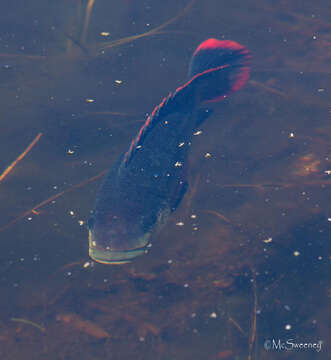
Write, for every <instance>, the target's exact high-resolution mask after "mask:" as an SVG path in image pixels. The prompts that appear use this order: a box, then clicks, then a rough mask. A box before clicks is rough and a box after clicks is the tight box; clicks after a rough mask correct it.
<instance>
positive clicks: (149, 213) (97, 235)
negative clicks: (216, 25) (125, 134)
mask: <svg viewBox="0 0 331 360" xmlns="http://www.w3.org/2000/svg"><path fill="white" fill-rule="evenodd" d="M249 58H250V56H249V53H248V51H247V50H246V48H244V47H243V46H242V45H240V44H237V43H235V42H233V41H220V40H216V39H209V40H206V41H205V42H203V43H202V44H200V46H199V47H198V48H197V49H196V51H195V52H194V54H193V56H192V59H191V62H190V70H189V78H190V80H189V81H188V82H187V83H185V84H184V85H183V86H181V87H179V88H178V89H177V90H176V91H175V92H174V93H170V94H169V95H168V96H167V97H165V98H164V99H163V101H162V102H161V103H160V104H159V105H158V106H156V107H155V109H154V111H153V112H152V113H151V115H149V116H148V118H147V120H146V122H145V123H144V125H143V126H142V128H141V129H140V130H139V132H138V134H137V135H136V137H135V138H134V139H133V140H132V142H131V144H130V146H129V149H128V150H127V151H126V152H125V153H124V154H123V155H122V156H121V157H120V158H119V159H118V160H117V162H116V163H115V164H114V165H113V166H112V168H111V169H110V171H109V173H108V175H107V176H106V178H105V181H104V182H103V184H102V186H101V188H100V189H99V191H98V195H97V199H96V204H95V208H94V211H93V215H92V217H91V219H90V221H89V255H90V256H91V258H92V259H94V260H95V261H97V262H100V263H105V264H118V263H126V262H129V261H131V260H132V259H133V258H135V257H136V256H139V255H142V254H144V253H145V252H147V248H148V246H149V244H150V241H151V237H152V235H153V234H154V233H156V232H157V230H158V229H159V228H160V227H161V226H162V225H164V224H165V223H166V222H167V219H168V217H169V216H170V214H171V213H172V212H173V211H174V210H175V209H176V208H177V206H178V205H179V204H180V202H181V200H182V198H183V196H184V194H185V192H186V190H187V187H188V184H187V158H188V152H189V148H190V140H191V137H192V135H193V133H194V131H195V130H196V128H197V126H199V125H200V124H201V123H202V122H203V121H205V120H206V119H207V118H208V116H209V115H210V113H211V111H210V110H208V108H206V106H207V105H208V103H210V102H219V101H221V100H223V99H224V98H225V97H226V96H228V95H229V94H231V93H232V92H234V91H236V90H239V88H241V87H242V86H243V85H244V83H245V82H246V81H247V79H248V77H249Z"/></svg>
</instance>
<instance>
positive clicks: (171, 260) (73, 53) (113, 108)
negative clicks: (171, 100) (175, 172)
mask: <svg viewBox="0 0 331 360" xmlns="http://www.w3.org/2000/svg"><path fill="white" fill-rule="evenodd" d="M88 3H89V5H90V6H91V5H92V6H91V14H90V21H89V23H88V24H87V23H86V26H85V29H86V31H85V30H84V22H85V21H86V20H85V19H86V9H87V6H88ZM187 4H188V2H187V1H186V2H185V1H167V2H156V1H144V2H142V1H141V2H138V1H133V0H126V1H122V2H115V1H96V2H94V3H93V2H91V1H90V2H87V1H79V0H76V1H74V0H71V1H69V0H66V1H64V0H62V1H57V2H54V3H53V4H51V3H50V2H46V3H45V2H41V1H34V2H32V3H31V2H29V4H27V3H26V2H24V1H19V0H17V1H12V2H9V3H6V5H5V6H4V7H3V11H2V12H1V14H0V19H1V21H0V24H1V25H0V84H1V85H0V92H1V97H0V109H1V118H0V121H1V142H0V150H1V154H2V155H1V157H0V168H1V169H3V170H4V169H5V168H6V167H7V166H8V165H9V164H10V163H11V162H12V161H14V160H15V159H16V158H17V157H18V156H19V154H20V153H22V152H23V151H24V149H25V148H26V147H27V146H28V144H29V143H31V141H32V140H33V139H34V138H35V137H36V136H37V135H38V133H40V132H41V133H42V134H43V135H42V136H41V138H40V140H39V141H38V142H37V143H36V145H35V146H34V147H33V149H32V150H31V151H30V152H29V153H28V154H27V155H26V157H24V158H23V159H22V160H21V162H19V163H18V165H17V166H16V167H14V168H13V170H12V172H10V173H9V174H8V175H7V176H6V178H5V179H4V180H3V181H2V182H1V183H0V186H1V191H0V197H1V202H0V211H1V223H0V228H1V229H0V230H1V245H2V251H1V255H0V291H1V296H0V356H1V359H10V360H12V359H25V360H26V359H34V360H38V359H44V358H45V357H47V358H48V359H78V358H80V359H98V358H105V357H106V358H108V359H137V358H138V359H162V360H163V359H174V360H175V359H201V358H206V359H215V360H216V359H238V360H239V359H240V360H241V359H314V358H317V359H326V358H327V354H328V352H327V347H328V346H329V343H330V340H331V339H330V332H329V331H328V330H329V329H328V322H327V319H328V318H329V317H330V307H328V299H329V296H330V277H329V269H330V267H329V261H330V259H329V253H330V245H329V244H330V241H329V240H330V234H331V229H330V227H331V209H330V196H331V192H330V185H331V178H330V176H331V164H330V156H331V154H330V145H331V139H330V134H331V129H330V116H331V113H330V111H331V102H330V96H329V91H330V64H331V57H330V49H331V26H330V24H329V19H330V16H331V13H330V7H329V2H328V1H314V2H308V1H304V2H287V1H280V2H277V3H276V2H275V3H273V2H268V1H262V0H255V1H246V2H242V1H231V2H223V1H219V0H207V1H203V2H202V1H201V2H200V1H196V2H193V3H192V6H191V7H189V8H188V9H187V10H186V11H184V12H183V9H184V8H185V6H187ZM178 14H181V15H182V16H179V17H178V18H176V19H175V21H174V22H173V23H172V24H170V25H169V26H167V27H165V28H163V29H161V30H160V31H159V33H158V34H154V35H151V36H145V37H143V38H141V39H134V38H131V39H127V40H125V43H123V44H121V43H119V44H117V43H111V41H114V40H117V39H121V38H126V37H128V36H132V35H136V34H141V33H144V32H146V31H150V30H151V29H153V28H155V27H157V26H159V25H161V24H163V23H165V22H166V21H168V20H169V19H171V18H174V17H175V16H176V15H178ZM87 25H88V26H87ZM108 33H109V34H108ZM208 37H217V38H220V39H221V38H225V39H232V40H235V41H238V42H240V43H242V44H244V45H245V46H247V47H248V48H249V49H250V51H251V53H252V55H253V67H252V76H251V80H250V82H249V83H248V85H247V86H246V87H245V88H244V89H243V90H242V91H240V92H239V93H238V94H235V95H233V96H232V97H230V98H229V99H228V100H227V101H226V102H224V103H222V104H220V105H218V106H216V107H215V112H214V114H213V116H212V117H211V118H210V119H209V120H208V121H207V122H206V123H205V124H203V126H202V127H201V131H202V132H201V134H200V135H198V136H195V137H194V142H193V145H192V153H191V156H190V164H191V165H190V184H191V187H190V191H189V193H188V194H187V195H186V197H185V198H184V201H183V203H182V204H181V206H180V208H179V209H178V210H177V211H176V212H175V214H174V215H173V217H172V218H171V221H170V222H169V223H168V225H167V227H166V228H165V229H164V230H163V231H162V232H161V233H160V234H157V236H156V238H155V239H154V241H153V247H152V250H151V252H150V253H149V254H148V255H146V256H144V257H142V258H139V259H137V260H136V261H135V262H133V263H131V264H129V265H124V266H121V267H116V266H114V267H113V266H104V265H100V264H95V265H94V266H91V265H90V266H87V267H86V268H84V264H85V263H86V262H88V261H89V259H88V256H87V248H88V242H87V231H86V227H85V222H86V220H87V219H88V217H89V212H90V210H91V209H92V207H93V202H94V199H95V194H96V190H97V188H98V186H99V184H100V181H101V178H98V179H97V180H95V181H94V180H93V177H94V176H96V175H98V174H99V173H101V172H102V171H103V170H105V169H107V168H109V167H110V164H111V163H112V162H113V161H114V160H115V159H116V158H117V157H118V156H119V155H120V154H121V153H122V151H124V150H125V149H126V147H127V146H128V144H129V142H130V139H131V138H132V137H133V136H134V135H135V133H136V132H137V130H138V129H139V127H140V126H141V124H142V121H143V120H144V118H145V114H146V113H148V112H151V111H152V110H153V108H154V106H155V105H157V104H158V103H159V102H160V100H161V99H162V98H163V97H164V96H165V95H167V94H168V92H169V91H171V90H174V89H176V88H177V87H178V86H180V85H181V84H183V82H184V81H185V80H186V72H187V66H188V61H189V58H190V56H191V53H192V51H193V50H194V48H195V47H196V45H197V44H199V43H200V42H201V41H203V40H205V39H206V38H208ZM207 153H208V154H210V156H209V155H207V156H206V154H207ZM1 171H2V170H1ZM90 178H92V180H91V181H89V182H88V183H83V184H81V182H84V181H85V180H87V179H90ZM77 184H81V185H80V186H78V187H77V186H76V187H75V185H77ZM73 186H74V187H73ZM62 192H64V193H63V194H62ZM57 194H59V196H58V197H56V198H54V199H50V201H49V202H47V204H44V205H42V206H38V204H40V203H42V202H43V201H45V200H47V199H49V198H51V197H52V196H55V195H57ZM31 210H33V211H31ZM22 214H23V215H24V216H21V215H22ZM18 217H21V218H20V219H18V220H17V218H18ZM16 220H17V221H16ZM8 224H9V226H7V225H8ZM320 341H321V342H322V344H321V351H319V347H318V346H319V345H320ZM286 342H288V343H287V344H286ZM292 343H293V344H295V345H291V344H292ZM300 343H303V344H305V343H306V344H308V345H307V346H315V348H314V349H312V348H310V349H307V348H306V349H305V348H302V349H298V348H296V349H294V350H292V351H289V350H286V349H279V346H281V347H282V346H287V348H291V347H292V346H299V344H300ZM314 344H315V345H314ZM269 348H270V349H269Z"/></svg>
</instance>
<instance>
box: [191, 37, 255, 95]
mask: <svg viewBox="0 0 331 360" xmlns="http://www.w3.org/2000/svg"><path fill="white" fill-rule="evenodd" d="M250 58H251V56H250V54H249V52H248V50H247V49H246V48H245V47H244V46H242V45H240V44H238V43H236V42H234V41H230V40H217V39H208V40H206V41H204V42H203V43H201V44H200V45H199V46H198V47H197V49H196V50H195V52H194V53H193V56H192V59H191V62H190V67H189V77H190V79H191V80H190V81H189V82H188V83H187V84H185V85H184V87H185V86H186V85H188V84H189V83H191V82H197V83H198V84H199V85H198V87H199V88H200V90H198V92H200V96H199V97H200V99H199V100H200V102H217V101H221V100H223V99H224V97H226V96H228V95H229V94H231V93H232V92H235V91H237V90H239V89H240V88H241V87H243V86H244V84H245V83H246V81H247V80H248V78H249V72H250ZM198 77H201V79H199V80H198V79H197V78H198Z"/></svg>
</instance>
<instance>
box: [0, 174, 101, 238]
mask: <svg viewBox="0 0 331 360" xmlns="http://www.w3.org/2000/svg"><path fill="white" fill-rule="evenodd" d="M107 171H108V170H104V171H102V172H101V173H99V174H97V175H95V176H93V177H91V178H88V179H86V180H84V181H82V182H80V183H78V184H76V185H73V186H71V187H70V188H68V189H66V190H63V191H61V192H59V193H57V194H55V195H53V196H51V197H50V198H48V199H46V200H44V201H42V202H41V203H39V204H37V205H36V206H34V207H33V208H32V209H30V210H27V211H25V212H24V213H23V214H21V215H19V216H18V217H17V218H15V219H14V220H12V221H10V222H9V223H8V224H6V225H4V226H2V227H1V228H0V232H1V231H3V230H5V229H7V228H9V227H10V226H12V225H14V224H16V223H17V222H18V221H20V220H22V219H23V218H25V217H26V216H28V215H30V214H31V213H32V214H35V215H37V214H38V212H37V209H40V208H41V207H42V206H44V205H46V204H49V203H50V202H51V201H53V200H55V199H57V198H59V197H61V196H62V195H63V194H66V193H68V192H70V191H73V190H75V189H77V188H80V187H82V186H84V185H86V184H88V183H90V182H92V181H95V180H96V179H98V178H100V177H101V176H103V175H105V174H106V172H107Z"/></svg>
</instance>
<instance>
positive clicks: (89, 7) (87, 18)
mask: <svg viewBox="0 0 331 360" xmlns="http://www.w3.org/2000/svg"><path fill="white" fill-rule="evenodd" d="M93 5H94V0H89V2H88V3H87V6H86V12H85V21H84V27H83V32H82V36H81V38H80V42H81V43H82V44H84V43H85V41H86V35H87V30H88V26H89V23H90V17H91V12H92V8H93Z"/></svg>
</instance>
